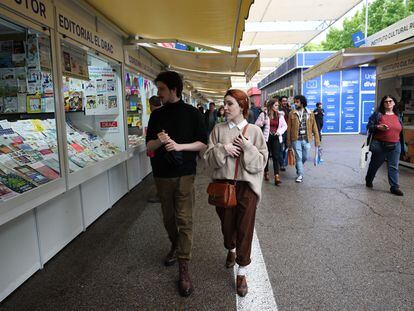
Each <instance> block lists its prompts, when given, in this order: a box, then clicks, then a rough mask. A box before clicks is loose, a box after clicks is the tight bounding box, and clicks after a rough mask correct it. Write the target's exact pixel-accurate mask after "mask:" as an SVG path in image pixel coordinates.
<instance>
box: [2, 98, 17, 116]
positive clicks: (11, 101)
mask: <svg viewBox="0 0 414 311" xmlns="http://www.w3.org/2000/svg"><path fill="white" fill-rule="evenodd" d="M18 107H19V103H18V100H17V97H4V99H3V112H4V113H14V112H17V111H18Z"/></svg>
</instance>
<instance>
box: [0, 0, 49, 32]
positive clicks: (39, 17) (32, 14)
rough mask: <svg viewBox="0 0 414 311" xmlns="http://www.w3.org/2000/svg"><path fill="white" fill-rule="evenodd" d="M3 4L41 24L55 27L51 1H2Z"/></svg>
mask: <svg viewBox="0 0 414 311" xmlns="http://www.w3.org/2000/svg"><path fill="white" fill-rule="evenodd" d="M1 4H2V5H4V6H6V7H8V8H10V9H12V10H14V11H16V12H19V13H22V14H23V15H25V16H27V17H29V18H30V19H32V20H34V21H36V22H39V23H41V24H43V25H46V26H49V27H51V28H54V27H53V23H54V20H53V17H54V16H53V5H52V3H51V2H50V1H49V0H1Z"/></svg>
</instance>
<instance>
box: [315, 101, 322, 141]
mask: <svg viewBox="0 0 414 311" xmlns="http://www.w3.org/2000/svg"><path fill="white" fill-rule="evenodd" d="M313 114H314V115H315V121H316V126H317V127H318V133H319V139H320V141H322V134H321V132H322V128H323V117H324V115H325V111H324V110H323V109H322V103H316V109H315V110H314V111H313Z"/></svg>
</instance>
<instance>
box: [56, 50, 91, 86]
mask: <svg viewBox="0 0 414 311" xmlns="http://www.w3.org/2000/svg"><path fill="white" fill-rule="evenodd" d="M62 61H63V63H62V70H63V73H64V74H66V75H70V74H72V75H75V76H81V77H84V78H85V79H86V80H89V74H88V55H87V54H86V52H83V51H78V50H75V49H71V48H69V47H67V46H62Z"/></svg>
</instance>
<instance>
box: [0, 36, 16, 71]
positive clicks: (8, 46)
mask: <svg viewBox="0 0 414 311" xmlns="http://www.w3.org/2000/svg"><path fill="white" fill-rule="evenodd" d="M12 52H13V41H11V40H7V41H0V68H10V67H13V65H12V62H13V60H12Z"/></svg>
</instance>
